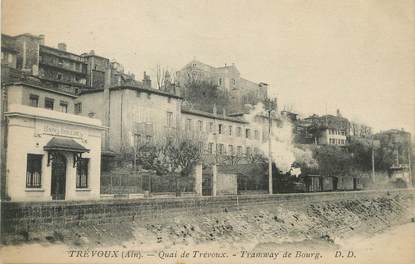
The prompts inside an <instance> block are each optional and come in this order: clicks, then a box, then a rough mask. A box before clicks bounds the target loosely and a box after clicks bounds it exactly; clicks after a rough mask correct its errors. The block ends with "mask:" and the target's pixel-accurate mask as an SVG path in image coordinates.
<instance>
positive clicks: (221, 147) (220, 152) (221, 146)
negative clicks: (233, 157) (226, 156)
mask: <svg viewBox="0 0 415 264" xmlns="http://www.w3.org/2000/svg"><path fill="white" fill-rule="evenodd" d="M217 147H218V149H217V151H218V154H220V155H222V154H223V152H224V147H223V144H218V145H217Z"/></svg>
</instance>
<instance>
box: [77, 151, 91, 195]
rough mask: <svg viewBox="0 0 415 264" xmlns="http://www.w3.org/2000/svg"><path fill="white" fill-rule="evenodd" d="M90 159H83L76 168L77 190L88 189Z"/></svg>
mask: <svg viewBox="0 0 415 264" xmlns="http://www.w3.org/2000/svg"><path fill="white" fill-rule="evenodd" d="M88 166H89V159H86V158H81V159H80V160H79V162H78V166H77V168H76V188H88Z"/></svg>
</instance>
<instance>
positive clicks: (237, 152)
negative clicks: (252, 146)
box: [236, 146, 242, 156]
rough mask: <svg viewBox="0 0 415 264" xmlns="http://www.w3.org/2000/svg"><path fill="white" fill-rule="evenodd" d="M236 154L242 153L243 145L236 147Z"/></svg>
mask: <svg viewBox="0 0 415 264" xmlns="http://www.w3.org/2000/svg"><path fill="white" fill-rule="evenodd" d="M236 154H237V155H238V156H240V155H242V146H238V147H236Z"/></svg>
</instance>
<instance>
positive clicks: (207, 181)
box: [202, 173, 213, 196]
mask: <svg viewBox="0 0 415 264" xmlns="http://www.w3.org/2000/svg"><path fill="white" fill-rule="evenodd" d="M212 178H213V175H212V174H206V173H203V174H202V195H203V196H211V195H212Z"/></svg>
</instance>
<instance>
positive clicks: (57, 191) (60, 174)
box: [51, 154, 66, 200]
mask: <svg viewBox="0 0 415 264" xmlns="http://www.w3.org/2000/svg"><path fill="white" fill-rule="evenodd" d="M65 191H66V158H65V157H64V156H63V155H61V154H57V155H56V156H55V157H54V159H53V161H52V186H51V195H52V199H53V200H65Z"/></svg>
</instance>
